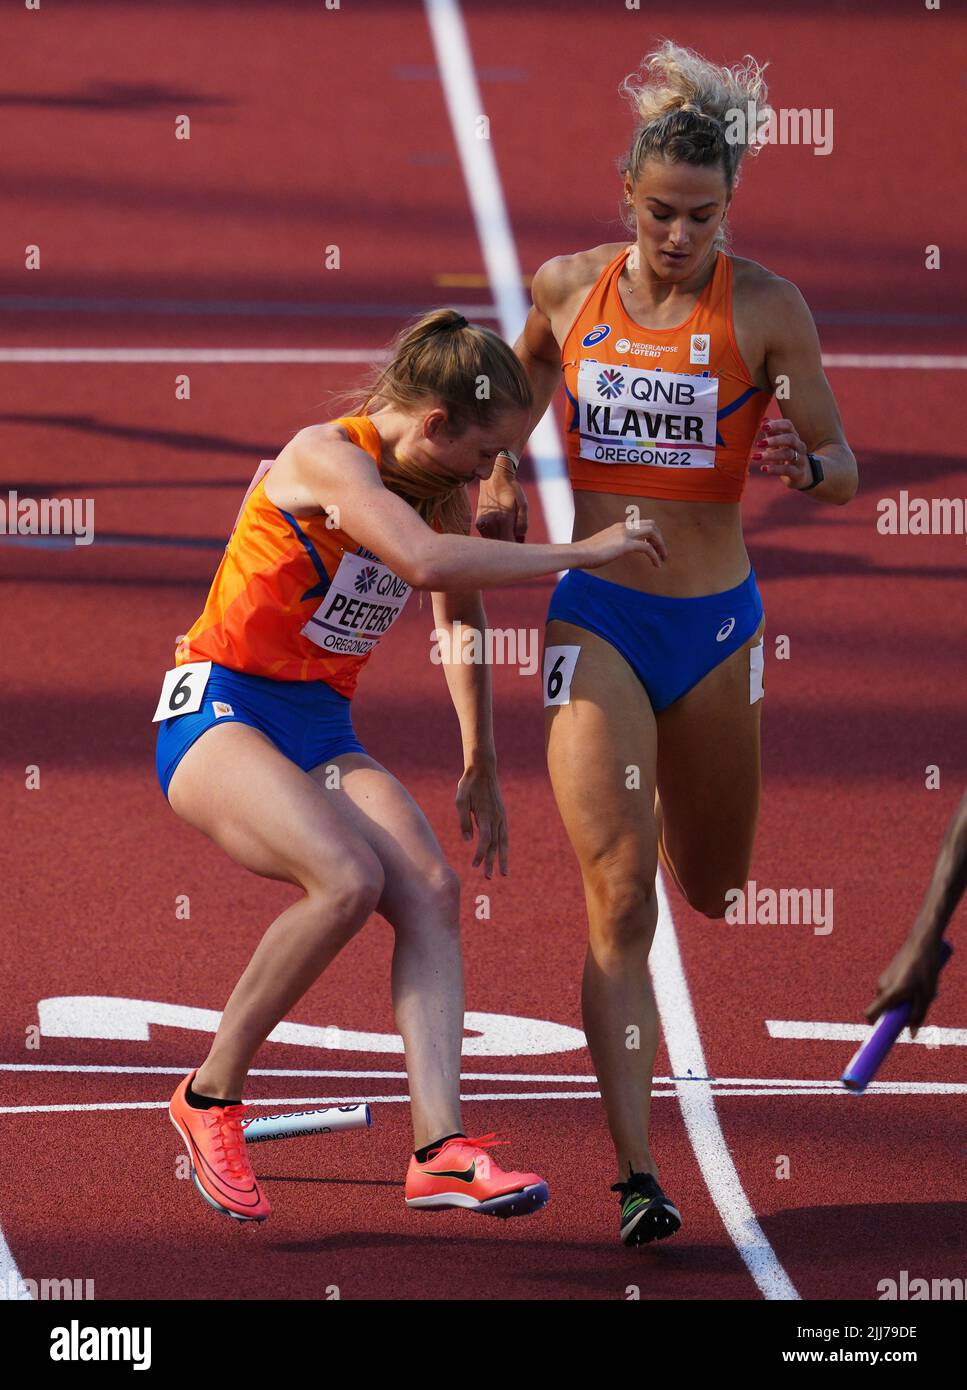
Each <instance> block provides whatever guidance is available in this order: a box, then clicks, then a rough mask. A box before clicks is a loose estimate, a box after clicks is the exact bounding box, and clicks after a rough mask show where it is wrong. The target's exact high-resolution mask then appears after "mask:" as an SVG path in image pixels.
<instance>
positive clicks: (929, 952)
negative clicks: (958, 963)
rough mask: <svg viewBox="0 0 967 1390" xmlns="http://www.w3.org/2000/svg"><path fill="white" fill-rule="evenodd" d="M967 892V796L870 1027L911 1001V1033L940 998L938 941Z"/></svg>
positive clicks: (870, 1012) (881, 985)
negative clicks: (907, 1000)
mask: <svg viewBox="0 0 967 1390" xmlns="http://www.w3.org/2000/svg"><path fill="white" fill-rule="evenodd" d="M965 888H967V795H965V796H964V798H963V800H962V801H961V803H960V805H959V807H958V808H957V810H956V811H955V812H954V815H953V819H952V820H951V822H950V824H949V825H948V827H947V833H946V835H945V836H944V841H943V844H942V845H941V846H940V853H939V854H938V855H937V862H936V864H935V865H934V870H933V877H932V878H931V880H930V886H929V888H928V889H927V893H926V897H925V898H924V900H923V904H922V906H921V908H920V911H919V912H918V913H917V917H916V920H915V921H914V923H913V926H912V927H911V928H910V934H909V936H908V937H907V939H906V941H905V942H904V943H903V945H902V946H901V947H900V949H899V951H898V952H897V953H896V955H895V956H894V957H893V960H892V961H891V962H890V964H889V965H888V966H887V968H886V970H884V972H883V974H882V975H881V976H880V979H879V981H878V984H877V989H878V993H877V996H876V998H875V999H874V1001H873V1003H872V1004H871V1005H870V1006H869V1008H868V1009H867V1010H866V1016H867V1018H868V1019H869V1020H870V1022H871V1023H872V1022H873V1021H874V1020H875V1019H877V1018H879V1016H880V1014H882V1013H884V1012H885V1010H887V1009H892V1008H893V1007H894V1005H896V1004H900V1003H902V1002H903V1000H904V999H909V1000H910V1002H911V1004H912V1006H913V1007H912V1012H911V1015H910V1029H911V1032H913V1031H915V1030H916V1029H917V1028H919V1026H920V1024H921V1023H922V1022H923V1020H924V1018H925V1016H926V1013H927V1010H928V1009H929V1007H930V1005H931V1004H932V1002H933V999H934V996H935V995H936V993H937V975H938V973H939V970H940V942H941V940H942V939H943V934H944V932H945V931H946V929H947V924H948V923H949V921H950V919H951V917H952V916H953V914H954V911H955V909H956V907H957V904H958V903H959V902H960V899H961V898H962V897H963V894H964V890H965Z"/></svg>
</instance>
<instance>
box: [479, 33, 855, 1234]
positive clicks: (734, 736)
mask: <svg viewBox="0 0 967 1390" xmlns="http://www.w3.org/2000/svg"><path fill="white" fill-rule="evenodd" d="M624 90H625V91H626V93H627V94H628V95H629V96H630V97H631V98H632V101H633V104H634V107H635V111H636V115H637V117H638V125H637V129H636V130H635V133H634V136H633V139H632V143H631V148H630V150H629V151H628V153H627V155H626V157H625V159H624V160H623V162H622V165H621V167H622V169H623V173H624V200H625V203H626V205H627V211H628V220H629V226H630V228H631V230H632V231H633V234H634V240H633V241H631V242H630V243H628V242H621V243H614V244H610V245H606V246H598V247H595V248H594V249H593V250H591V251H582V252H579V253H577V254H576V255H569V256H560V257H558V258H556V259H555V260H551V261H548V262H547V263H546V264H545V265H543V266H541V268H540V270H539V271H538V272H537V274H536V276H535V277H534V282H533V308H532V309H531V311H530V314H529V315H528V319H527V323H526V326H525V329H524V332H523V334H522V336H521V338H520V340H519V341H518V343H517V344H516V351H517V354H518V356H519V357H520V359H521V362H522V363H523V366H524V368H525V370H526V372H527V375H528V377H529V378H530V381H531V385H532V388H533V391H534V398H535V404H534V411H533V415H532V417H531V423H532V425H533V423H535V422H536V421H537V420H539V419H540V417H541V416H542V415H543V413H544V411H545V409H546V408H547V406H548V404H549V402H550V401H551V399H552V397H553V395H554V392H555V390H556V389H557V386H558V384H559V382H560V379H561V371H562V368H563V373H564V392H565V412H566V413H565V427H566V431H567V434H566V438H567V456H568V467H569V472H570V476H571V482H572V486H573V488H574V501H575V525H574V536H575V538H576V539H580V538H582V537H584V536H589V535H591V534H592V533H593V532H595V531H597V530H599V529H600V528H601V527H602V526H606V525H608V524H609V523H613V522H615V521H617V520H619V519H621V518H623V517H628V518H630V519H634V518H637V517H642V516H646V517H648V518H650V519H651V520H653V521H654V522H656V523H657V525H658V526H659V528H660V530H661V534H662V535H663V537H664V539H665V542H666V544H667V547H668V554H667V562H666V563H665V564H664V565H662V566H661V568H660V569H653V568H652V567H650V566H648V565H647V564H642V562H641V560H640V557H638V556H634V555H629V556H626V557H623V558H622V559H620V560H616V561H613V562H612V563H611V564H610V565H607V566H605V567H604V568H603V569H602V570H601V571H600V573H599V574H598V575H595V576H588V575H585V574H580V573H575V572H572V573H571V574H569V575H566V576H565V578H564V579H563V580H562V582H561V584H560V585H559V586H558V588H557V589H556V590H555V593H554V597H553V599H552V601H551V608H550V612H549V615H548V618H549V621H548V627H547V636H546V648H545V670H544V678H545V692H544V700H545V704H546V705H547V751H548V765H549V769H550V774H551V780H552V783H553V787H554V794H555V797H556V799H557V804H558V807H559V809H560V812H561V816H562V818H563V820H564V823H565V826H566V829H567V832H568V835H569V837H570V840H571V843H572V845H573V846H574V849H575V851H576V853H577V856H578V859H579V861H580V866H581V871H582V875H583V879H584V890H585V897H586V903H587V911H588V919H589V947H588V953H587V961H586V965H585V971H584V983H583V1012H584V1025H585V1031H586V1033H587V1037H588V1043H589V1046H590V1048H591V1052H592V1055H593V1058H594V1063H595V1067H596V1070H597V1073H598V1076H599V1077H600V1081H601V1091H602V1096H603V1098H604V1103H605V1108H606V1110H607V1116H608V1123H609V1126H610V1129H611V1135H612V1138H613V1141H614V1146H615V1151H616V1155H617V1165H618V1174H617V1176H618V1182H617V1184H616V1189H617V1190H618V1191H619V1192H620V1194H621V1207H622V1214H621V1238H622V1240H624V1241H625V1242H626V1243H628V1244H637V1243H639V1242H642V1241H649V1240H652V1239H655V1238H658V1239H661V1238H662V1237H663V1236H667V1235H671V1234H673V1233H674V1232H675V1231H676V1230H678V1228H679V1226H680V1224H681V1218H680V1215H679V1213H678V1212H677V1210H676V1209H675V1207H674V1206H673V1205H672V1203H671V1202H670V1201H669V1200H668V1198H667V1197H666V1196H665V1194H664V1193H663V1192H662V1190H661V1187H660V1186H659V1184H658V1169H657V1165H656V1163H655V1160H654V1158H653V1156H652V1153H651V1150H650V1148H649V1143H648V1120H649V1101H650V1095H651V1074H652V1070H653V1066H654V1057H655V1050H656V1047H657V1041H658V1021H657V1016H656V1010H655V1001H654V996H653V994H652V989H651V984H650V980H649V975H648V968H647V959H648V954H649V950H650V948H651V943H652V939H653V936H654V932H655V927H656V921H657V906H656V898H655V873H656V867H657V862H658V858H659V856H660V857H661V860H662V863H663V864H664V865H665V868H666V870H667V871H668V873H669V875H670V877H671V878H672V880H673V881H674V883H675V884H676V885H677V887H678V888H679V890H680V892H681V893H682V894H683V896H684V897H685V898H686V899H687V901H688V902H689V903H690V904H691V905H692V906H693V907H694V908H696V909H697V910H698V911H699V912H702V913H704V914H705V915H706V916H708V917H712V918H716V917H721V916H722V915H723V914H724V911H725V906H726V894H727V892H728V890H729V889H733V888H738V887H740V886H741V885H743V884H744V883H745V882H746V878H747V876H748V870H749V863H750V857H751V853H752V844H753V838H754V834H755V824H756V816H757V812H758V804H759V783H760V768H759V717H760V711H761V703H760V697H761V695H762V689H763V687H762V633H763V617H762V604H761V600H760V598H759V594H758V590H757V588H756V583H755V575H754V574H753V572H752V571H751V569H750V565H749V557H748V554H747V552H746V548H745V544H744V542H743V538H742V527H741V522H740V516H739V501H740V498H741V496H742V490H743V486H744V484H745V478H746V472H747V469H748V467H749V462H750V459H751V460H752V461H754V462H755V463H756V464H757V465H758V466H759V467H760V468H761V470H762V472H763V473H766V474H769V475H770V476H771V477H773V478H776V479H778V480H779V482H781V483H782V485H783V486H784V487H785V488H786V489H788V491H789V493H790V494H792V493H793V492H801V493H802V494H803V495H804V497H805V498H806V499H807V504H808V505H812V504H813V503H815V502H822V503H833V504H840V503H844V502H848V501H849V500H850V498H851V497H852V496H853V494H854V492H855V491H856V485H857V476H856V462H855V459H854V458H853V455H852V453H851V452H850V449H849V447H848V446H847V443H846V440H845V437H844V434H843V428H842V424H841V422H840V417H839V414H838V412H837V409H836V404H835V401H834V400H833V396H832V393H831V391H830V388H829V385H828V383H827V381H826V378H825V376H824V375H823V369H822V365H821V360H820V349H819V342H818V339H817V335H816V329H815V327H814V324H813V321H812V317H811V315H810V313H809V310H808V308H807V307H806V304H805V302H804V301H803V298H802V295H801V294H800V293H799V291H798V290H797V289H796V287H795V286H794V285H792V284H790V283H789V282H788V281H786V280H783V279H781V278H780V277H779V276H777V275H774V274H773V273H772V272H771V271H769V270H766V269H765V268H764V267H763V266H761V265H757V264H756V263H755V262H754V261H748V260H742V259H739V258H736V257H733V256H731V255H729V254H727V253H726V251H725V250H724V239H725V238H724V228H723V222H724V219H725V216H726V213H727V211H728V208H729V204H730V202H731V200H732V194H733V190H734V187H735V183H736V177H737V173H738V166H739V162H740V160H741V157H742V155H743V154H744V152H745V146H743V145H742V144H735V143H731V142H730V137H731V135H732V134H733V133H734V132H736V131H737V130H739V126H738V123H737V121H736V120H735V119H734V118H733V117H730V116H729V114H728V113H729V112H737V113H740V114H741V115H742V116H744V115H745V114H746V113H747V111H748V105H747V103H748V102H749V101H752V100H754V101H756V102H757V103H758V109H759V110H760V112H764V111H765V110H766V107H765V98H766V91H765V84H764V82H763V80H762V69H760V68H759V66H758V65H757V64H756V63H755V61H754V60H753V59H751V58H749V59H747V60H746V64H745V65H744V66H741V67H736V68H734V69H729V68H717V67H714V66H713V65H712V64H710V63H708V62H706V61H704V60H703V59H702V58H701V57H699V55H697V54H695V53H692V52H690V51H688V50H686V49H682V48H679V47H677V46H676V45H674V44H672V43H665V44H663V45H662V46H661V47H660V48H659V49H657V50H656V51H655V52H654V53H652V54H651V55H650V56H649V57H648V58H647V59H646V62H645V65H644V69H643V71H642V74H641V75H636V76H634V77H632V78H629V79H627V80H626V82H625V84H624ZM780 381H782V384H783V385H784V387H786V388H787V389H785V390H783V391H782V393H781V399H783V401H784V410H785V416H786V418H783V419H779V420H772V421H768V422H763V415H764V413H765V409H766V406H767V405H768V402H769V399H770V397H771V396H772V393H773V391H774V389H775V388H776V385H777V383H779V382H780ZM523 438H526V436H524V437H523ZM523 438H522V440H521V441H520V442H521V443H523ZM477 522H478V527H479V529H480V530H481V532H482V533H484V534H487V535H494V536H501V535H503V536H507V537H509V536H511V535H513V534H515V533H516V534H517V536H518V538H520V537H521V535H522V533H523V531H524V529H525V527H526V511H525V504H524V500H523V496H522V494H521V492H520V489H519V488H518V487H517V485H516V482H515V479H514V476H513V473H512V472H511V471H510V468H509V466H508V465H507V464H505V463H504V462H503V461H502V460H498V466H497V469H496V470H495V473H494V475H493V477H492V478H491V480H490V481H489V482H488V483H485V484H484V485H483V487H482V489H481V498H480V507H479V510H478V518H477ZM633 769H634V770H636V775H632V770H633ZM632 1026H634V1027H635V1028H636V1029H637V1030H638V1032H637V1034H634V1035H631V1036H636V1037H638V1038H639V1039H640V1048H639V1050H633V1049H630V1048H629V1045H628V1038H629V1031H628V1030H629V1028H630V1027H632Z"/></svg>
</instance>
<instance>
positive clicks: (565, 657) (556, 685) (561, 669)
mask: <svg viewBox="0 0 967 1390" xmlns="http://www.w3.org/2000/svg"><path fill="white" fill-rule="evenodd" d="M580 652H581V648H580V647H545V648H544V706H545V708H546V707H547V706H548V705H569V704H570V703H571V681H572V680H573V678H574V668H575V666H576V665H577V661H578V656H579V655H580Z"/></svg>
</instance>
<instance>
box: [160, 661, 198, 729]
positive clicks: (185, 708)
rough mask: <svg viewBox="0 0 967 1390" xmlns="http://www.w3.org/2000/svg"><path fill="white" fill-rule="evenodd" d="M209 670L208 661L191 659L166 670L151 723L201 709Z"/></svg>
mask: <svg viewBox="0 0 967 1390" xmlns="http://www.w3.org/2000/svg"><path fill="white" fill-rule="evenodd" d="M211 671H212V664H211V662H210V661H191V662H189V663H188V664H187V665H186V666H176V667H175V668H174V670H173V671H167V672H166V673H165V678H164V684H163V685H162V687H161V698H160V699H159V700H158V708H157V709H156V710H155V712H154V718H153V719H152V721H151V722H152V724H157V723H158V721H159V720H161V719H173V718H174V716H175V715H178V714H194V713H195V711H196V710H199V709H201V702H202V700H203V699H204V698H205V688H206V686H207V685H208V677H209V676H210V675H211Z"/></svg>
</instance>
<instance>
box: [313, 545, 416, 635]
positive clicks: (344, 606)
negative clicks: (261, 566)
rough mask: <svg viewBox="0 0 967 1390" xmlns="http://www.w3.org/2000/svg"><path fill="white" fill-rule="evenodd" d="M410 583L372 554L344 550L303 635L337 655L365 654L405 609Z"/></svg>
mask: <svg viewBox="0 0 967 1390" xmlns="http://www.w3.org/2000/svg"><path fill="white" fill-rule="evenodd" d="M410 593H411V590H410V586H409V584H407V583H406V581H405V580H404V579H400V577H399V575H396V574H394V573H393V571H392V570H391V569H389V568H388V567H387V566H386V565H384V564H382V563H381V561H379V560H377V559H376V558H375V557H374V556H371V555H349V554H345V555H343V557H342V559H341V560H340V561H339V568H338V569H337V570H336V573H335V574H334V575H333V577H332V582H331V583H330V585H329V588H328V590H327V591H326V597H325V598H324V599H323V601H322V603H320V605H319V607H318V608H317V609H316V611H315V612H314V613H313V615H312V617H311V618H310V619H309V621H308V622H307V623H306V625H305V627H304V628H303V629H302V635H303V637H308V638H309V640H310V641H311V642H315V644H316V646H317V647H322V648H323V650H324V651H327V652H333V653H335V654H337V655H339V656H367V655H368V654H369V653H370V652H371V651H372V650H373V648H374V647H375V646H376V644H377V642H378V641H379V639H380V638H381V637H383V636H384V635H385V634H386V633H387V632H388V631H389V629H390V628H391V627H392V625H393V623H395V622H396V619H397V618H398V617H399V615H400V614H401V613H402V611H403V608H404V606H405V604H406V600H407V599H408V598H409V596H410Z"/></svg>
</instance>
